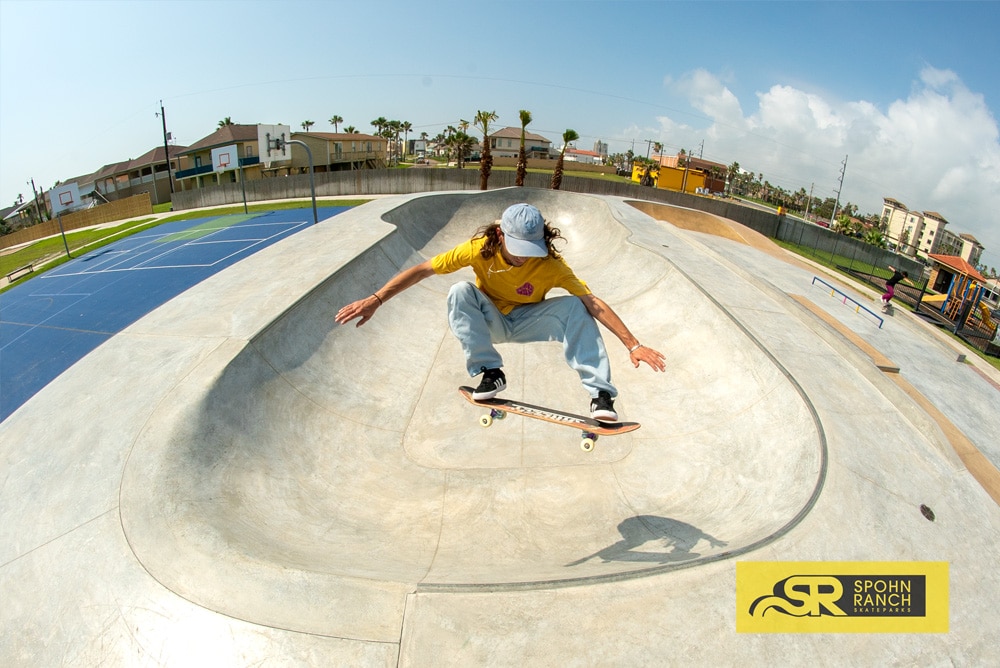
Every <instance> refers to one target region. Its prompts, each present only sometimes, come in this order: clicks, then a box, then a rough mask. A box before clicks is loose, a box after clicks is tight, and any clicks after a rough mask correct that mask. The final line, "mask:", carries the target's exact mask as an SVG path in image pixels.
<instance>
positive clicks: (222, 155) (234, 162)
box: [212, 144, 240, 172]
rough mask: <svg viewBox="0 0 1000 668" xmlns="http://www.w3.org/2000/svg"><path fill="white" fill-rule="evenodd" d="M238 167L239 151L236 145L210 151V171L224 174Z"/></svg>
mask: <svg viewBox="0 0 1000 668" xmlns="http://www.w3.org/2000/svg"><path fill="white" fill-rule="evenodd" d="M239 166H240V150H239V147H237V146H236V144H232V145H230V146H220V147H219V148H213V149H212V169H213V170H215V171H217V172H224V171H226V170H229V169H236V168H237V167H239Z"/></svg>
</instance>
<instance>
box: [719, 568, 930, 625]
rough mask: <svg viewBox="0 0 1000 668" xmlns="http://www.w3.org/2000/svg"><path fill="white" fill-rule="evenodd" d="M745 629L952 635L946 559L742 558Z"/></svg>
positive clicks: (740, 619)
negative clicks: (839, 559) (928, 560)
mask: <svg viewBox="0 0 1000 668" xmlns="http://www.w3.org/2000/svg"><path fill="white" fill-rule="evenodd" d="M736 607H737V610H736V630H737V632H739V633H947V632H948V564H947V563H946V562H738V563H737V564H736Z"/></svg>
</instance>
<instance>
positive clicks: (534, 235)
mask: <svg viewBox="0 0 1000 668" xmlns="http://www.w3.org/2000/svg"><path fill="white" fill-rule="evenodd" d="M556 239H562V237H561V236H560V235H559V230H558V229H555V228H553V227H551V226H550V225H549V224H548V223H546V222H545V221H544V219H543V218H542V214H541V212H540V211H539V210H538V209H537V208H535V207H534V206H532V205H530V204H514V205H513V206H510V207H508V208H507V209H506V210H505V211H504V212H503V215H502V216H501V218H500V220H498V221H496V222H494V223H492V224H490V225H486V226H485V227H481V228H480V229H479V230H478V231H477V232H476V234H475V235H474V236H473V237H472V239H471V240H469V241H465V242H463V243H461V244H459V245H458V246H456V247H454V248H453V249H451V250H450V251H447V252H444V253H441V254H439V255H436V256H435V257H433V258H431V259H430V260H427V261H425V262H422V263H420V264H418V265H416V266H413V267H410V268H409V269H405V270H403V271H401V272H399V273H398V274H396V275H395V276H394V277H393V278H391V279H389V281H388V282H387V283H386V284H385V285H383V286H382V287H381V288H379V289H378V290H376V291H375V293H374V294H372V295H371V296H370V297H365V298H364V299H359V300H358V301H356V302H353V303H351V304H348V305H346V306H344V307H343V308H341V309H340V311H338V312H337V316H336V321H337V323H338V324H341V325H343V324H346V323H348V322H350V321H351V320H353V319H355V318H361V319H360V320H359V321H358V324H357V326H358V327H360V326H361V325H363V324H365V322H367V321H368V320H369V319H370V318H371V317H372V316H373V315H374V314H375V311H376V310H377V309H378V307H379V306H381V305H382V304H384V303H385V302H386V301H388V300H389V299H391V298H392V297H394V296H396V295H397V294H399V293H400V292H402V291H403V290H406V289H407V288H409V287H411V286H413V285H416V284H417V283H419V282H420V281H422V280H423V279H425V278H427V277H428V276H431V275H433V274H450V273H452V272H454V271H457V270H459V269H461V268H462V267H471V268H472V270H473V272H475V274H476V284H475V285H473V284H472V283H469V282H461V283H456V284H455V285H453V286H452V288H451V290H450V291H449V293H448V321H449V323H450V325H451V331H452V332H453V333H454V334H455V336H456V337H457V338H458V340H459V342H460V343H461V344H462V350H463V351H464V353H465V365H466V370H467V371H468V373H469V376H470V377H475V376H478V375H480V374H482V379H481V380H480V383H479V385H478V387H476V388H475V391H474V392H473V395H472V396H473V398H474V399H476V400H479V401H482V400H485V399H492V398H493V397H495V396H496V395H497V394H499V393H500V392H502V391H503V390H505V389H506V388H507V379H506V376H505V375H504V372H503V370H502V367H503V359H502V358H501V357H500V354H499V353H498V352H497V350H496V348H495V347H494V344H496V343H507V342H512V343H528V342H531V341H561V342H562V344H563V354H564V356H565V358H566V363H567V364H568V365H569V366H570V367H571V368H572V369H573V370H574V371H576V372H577V374H579V376H580V381H581V382H582V383H583V387H584V388H585V389H586V390H587V392H588V393H589V394H590V397H591V403H590V411H591V415H592V416H593V417H594V419H597V420H601V421H603V422H617V421H618V413H617V412H615V407H614V400H615V398H616V397H617V396H618V390H616V389H615V387H614V385H612V384H611V365H610V363H609V361H608V355H607V350H606V349H605V347H604V340H603V339H602V337H601V332H600V330H599V329H598V327H597V322H600V323H601V324H602V325H604V326H605V327H607V328H608V329H609V330H610V331H611V332H612V333H614V335H615V336H617V337H618V339H619V340H620V341H621V342H622V343H623V344H624V345H625V347H626V348H627V349H628V352H629V359H630V360H631V361H632V364H633V365H634V366H635V367H636V368H638V367H639V363H640V362H645V363H646V364H648V365H649V366H650V367H652V369H653V370H654V371H663V370H664V369H665V368H666V365H665V364H664V357H663V355H662V354H660V353H659V352H658V351H656V350H653V349H652V348H649V347H647V346H644V345H642V344H640V343H639V340H638V339H637V338H636V337H635V336H633V335H632V332H630V331H629V329H628V328H627V327H626V326H625V324H624V323H623V322H622V320H621V318H619V317H618V315H617V314H616V313H615V312H614V311H613V310H612V309H611V307H610V306H608V305H607V304H606V303H605V302H604V301H602V300H601V299H599V298H598V297H596V296H595V295H594V294H593V293H592V292H591V291H590V288H588V287H587V284H586V283H584V282H583V281H581V280H580V279H579V278H577V277H576V275H575V274H574V273H573V270H572V269H570V267H569V265H568V264H566V261H565V260H563V258H562V257H561V256H560V255H559V253H558V252H557V251H556V249H555V247H554V246H553V242H554V241H555V240H556ZM553 288H563V289H564V290H566V291H567V292H569V293H570V294H569V295H564V296H559V297H553V298H551V299H545V295H546V293H548V292H549V290H551V289H553ZM595 321H596V322H595Z"/></svg>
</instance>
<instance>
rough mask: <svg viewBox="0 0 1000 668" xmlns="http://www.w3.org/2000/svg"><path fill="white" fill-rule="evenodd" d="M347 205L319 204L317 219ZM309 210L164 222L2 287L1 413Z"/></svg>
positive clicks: (290, 229)
mask: <svg viewBox="0 0 1000 668" xmlns="http://www.w3.org/2000/svg"><path fill="white" fill-rule="evenodd" d="M348 208H349V207H342V206H335V207H322V208H320V209H319V210H318V213H319V218H320V220H323V219H325V218H329V217H331V216H334V215H336V214H338V213H341V212H343V211H346V210H347V209H348ZM311 213H312V211H311V210H309V209H293V210H284V211H271V212H266V213H258V214H250V215H242V214H240V215H227V216H215V217H206V218H199V219H194V220H186V221H181V222H176V223H166V224H164V225H160V226H158V227H155V228H153V229H150V230H147V231H145V232H141V233H139V234H136V235H133V236H131V237H127V238H125V239H122V240H120V241H116V242H114V243H113V244H111V245H108V246H104V247H103V248H99V249H97V250H95V251H92V252H90V253H87V254H86V255H83V256H81V257H78V258H75V259H73V260H71V261H70V262H67V263H66V264H63V265H61V266H59V267H57V268H55V269H53V270H52V271H49V272H47V273H45V274H42V275H41V276H37V277H36V278H33V279H31V280H30V281H28V282H26V283H24V284H22V285H19V286H17V287H15V288H13V289H11V290H8V291H7V292H5V293H3V294H2V295H0V421H3V420H5V419H6V418H7V417H8V416H9V415H10V414H11V413H13V412H14V411H15V410H17V409H18V407H20V406H21V405H22V404H24V402H26V401H27V400H28V399H30V398H31V397H32V396H34V395H35V394H36V393H37V392H38V391H39V390H41V389H42V388H43V387H45V386H46V385H47V384H48V383H49V382H51V381H52V380H53V379H55V378H56V377H57V376H59V374H61V373H62V372H63V371H65V370H66V369H68V368H69V367H70V366H72V365H73V364H74V363H76V362H77V361H78V360H79V359H81V358H82V357H83V356H84V355H86V354H87V353H89V352H90V351H91V350H93V349H94V348H96V347H97V346H99V345H100V344H101V343H103V342H104V341H106V340H108V339H109V338H111V337H112V336H114V335H115V334H116V333H118V332H119V331H121V330H122V329H124V328H125V327H127V326H128V325H130V324H132V323H133V322H135V321H136V320H138V319H139V318H141V317H142V316H144V315H146V314H147V313H149V312H150V311H152V310H153V309H155V308H157V307H158V306H160V305H162V304H164V303H166V302H168V301H169V300H170V299H172V298H173V297H175V296H177V295H179V294H180V293H181V292H183V291H185V290H187V289H188V288H190V287H192V286H194V285H196V284H198V283H199V282H201V281H203V280H205V279H206V278H208V277H209V276H212V275H213V274H216V273H218V272H219V271H221V270H222V269H225V268H226V267H229V266H231V265H233V264H235V263H236V262H239V261H240V260H242V259H243V258H246V257H248V256H250V255H253V254H254V253H256V252H257V251H259V250H261V249H262V248H266V247H267V246H269V245H271V244H273V243H275V242H277V241H280V240H281V239H283V238H285V237H287V236H289V235H291V234H295V232H297V231H299V230H301V229H304V228H306V227H308V226H310V225H311V224H312V216H311V215H310V214H311Z"/></svg>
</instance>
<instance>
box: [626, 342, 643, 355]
mask: <svg viewBox="0 0 1000 668" xmlns="http://www.w3.org/2000/svg"><path fill="white" fill-rule="evenodd" d="M639 348H642V344H641V343H637V344H635V345H634V346H633V347H631V348H629V349H628V354H629V355H631V354H632V353H634V352H635V351H637V350H639Z"/></svg>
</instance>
